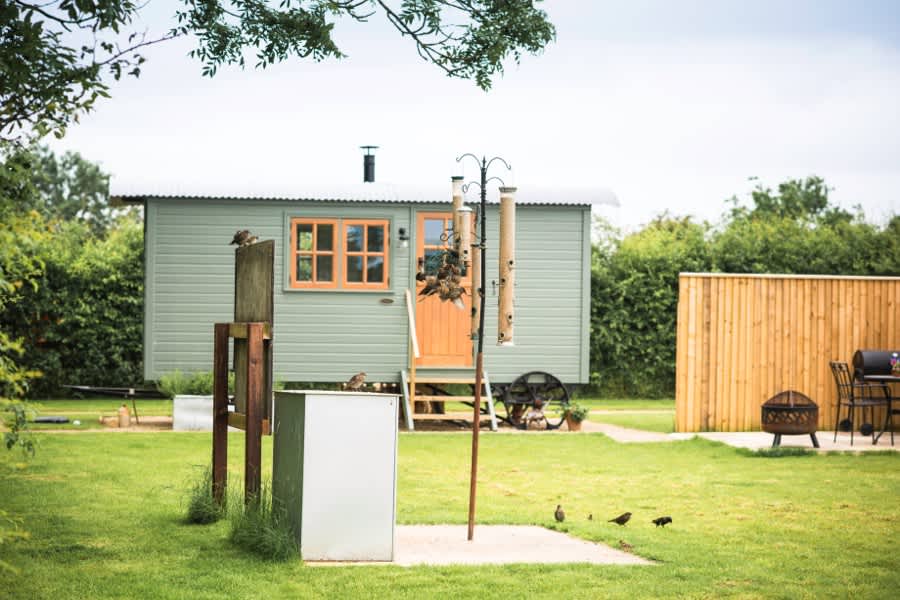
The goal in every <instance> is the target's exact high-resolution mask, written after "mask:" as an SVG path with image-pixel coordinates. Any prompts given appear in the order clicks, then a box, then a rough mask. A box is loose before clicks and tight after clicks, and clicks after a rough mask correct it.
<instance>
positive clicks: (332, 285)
mask: <svg viewBox="0 0 900 600" xmlns="http://www.w3.org/2000/svg"><path fill="white" fill-rule="evenodd" d="M297 225H312V226H313V227H312V230H313V239H312V247H311V250H298V249H297ZM319 225H331V250H330V251H328V250H319V244H318V242H319V239H318V238H319ZM337 233H338V220H337V219H308V218H300V217H295V218H292V219H291V287H292V288H296V289H336V288H337V284H338V276H337V274H338V267H339V261H340V260H341V255H342V253H341V252H339V251H338V250H339V249H338V247H337V243H338V235H337ZM298 256H310V257H311V262H312V281H298V280H297V257H298ZM319 256H331V257H332V261H331V262H332V267H331V281H318V278H317V275H318V274H317V270H318V264H317V263H318V261H317V260H316V258H317V257H319Z"/></svg>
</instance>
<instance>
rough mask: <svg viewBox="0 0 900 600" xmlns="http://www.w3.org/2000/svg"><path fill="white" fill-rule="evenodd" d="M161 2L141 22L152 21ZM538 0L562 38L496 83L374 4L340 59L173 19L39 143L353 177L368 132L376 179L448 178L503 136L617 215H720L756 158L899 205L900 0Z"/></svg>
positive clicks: (275, 177) (121, 172) (158, 184)
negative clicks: (209, 64) (101, 92)
mask: <svg viewBox="0 0 900 600" xmlns="http://www.w3.org/2000/svg"><path fill="white" fill-rule="evenodd" d="M173 5H174V3H170V2H159V1H157V2H155V3H151V5H150V7H149V9H148V10H147V11H145V22H144V23H143V24H142V25H141V26H142V27H143V26H146V27H147V28H148V29H149V30H150V32H151V33H153V32H160V31H165V30H166V29H167V28H168V27H170V26H171V21H170V19H169V17H170V12H169V11H173V10H174V9H173ZM542 5H543V8H544V9H545V10H546V11H547V12H548V14H549V16H550V19H551V21H552V22H553V23H554V24H555V25H556V28H557V40H556V42H555V43H553V44H551V45H550V46H549V47H548V48H547V50H546V51H545V52H544V53H543V54H542V55H539V56H536V57H532V56H526V57H524V58H523V59H522V62H521V65H519V66H516V65H515V64H511V65H510V66H509V68H508V69H507V71H506V73H505V75H504V76H503V77H502V78H498V79H496V80H495V82H494V87H493V89H492V90H491V91H490V92H488V93H485V92H483V91H481V90H480V89H478V88H477V87H476V86H475V84H474V83H472V82H469V81H465V80H459V79H450V78H447V77H446V76H444V75H443V74H442V72H441V71H440V70H439V69H438V68H437V67H434V66H431V65H429V64H427V63H425V62H424V61H422V60H421V59H420V58H419V57H418V55H417V54H416V51H415V49H414V47H413V46H412V44H411V43H410V42H409V41H408V40H404V39H401V38H400V36H399V35H398V34H397V33H396V32H395V31H394V30H393V29H392V28H391V27H390V26H389V25H387V24H385V23H384V22H382V21H380V20H378V19H376V18H373V20H372V22H370V23H369V24H355V23H351V22H345V23H340V24H339V26H338V27H337V29H336V36H335V37H336V41H337V43H338V45H339V46H340V47H341V49H342V50H343V51H344V52H345V53H346V54H348V55H349V58H346V59H344V60H341V61H336V60H329V61H324V62H321V63H314V62H311V61H299V60H294V61H291V62H289V63H285V64H282V65H278V66H275V67H272V68H269V69H267V70H264V71H254V70H252V69H250V68H248V69H247V70H245V71H241V70H239V69H238V68H224V69H221V70H220V71H219V74H218V75H217V76H216V77H215V78H213V79H209V78H204V77H202V76H201V74H200V71H201V65H200V64H199V63H198V62H196V61H193V60H192V59H190V58H188V57H187V56H186V54H187V52H188V51H189V50H190V49H191V48H192V47H193V46H192V43H191V41H190V40H178V41H174V42H169V43H168V44H165V45H159V46H155V47H152V48H150V49H149V50H148V51H147V52H146V53H145V54H146V56H147V58H148V59H149V60H148V63H147V64H145V65H144V70H143V74H142V76H141V78H140V79H138V80H127V81H121V82H117V83H114V84H113V89H112V95H113V97H112V99H111V100H106V101H105V102H101V103H99V104H98V106H97V109H96V111H95V112H93V113H92V114H91V115H89V116H87V117H86V118H84V119H82V123H81V124H80V125H77V126H74V127H72V128H71V129H70V130H69V133H68V135H67V136H66V137H65V138H64V139H63V140H60V141H55V142H53V144H52V146H53V148H54V149H56V150H58V151H62V150H70V149H71V150H77V151H79V152H81V153H82V155H84V156H85V157H86V158H88V159H90V160H94V161H98V162H100V163H101V164H102V165H103V167H104V168H105V169H106V170H107V171H108V172H109V173H111V174H112V175H113V192H116V191H130V192H138V191H146V192H150V193H152V192H154V191H158V190H164V189H173V188H184V189H191V190H195V191H202V190H204V189H209V190H214V191H215V192H219V191H220V190H222V189H228V188H229V187H230V186H232V185H233V186H234V187H235V188H240V189H243V190H246V189H248V187H252V186H260V188H261V189H271V188H279V189H285V188H290V187H292V186H294V185H296V186H298V188H302V185H303V184H304V183H315V184H319V185H320V184H330V183H356V182H358V181H360V179H361V176H362V164H361V163H362V159H361V158H360V156H361V152H360V151H359V149H358V146H360V145H362V144H373V145H378V146H380V147H381V148H380V150H379V151H378V153H377V168H376V171H377V178H378V180H379V181H382V182H391V183H415V184H422V183H429V182H430V183H434V182H447V181H448V180H449V178H450V176H451V175H454V174H457V173H458V171H459V169H458V168H457V166H456V165H455V163H454V158H455V157H456V156H458V155H460V154H462V153H464V152H472V153H475V154H478V155H482V154H486V155H487V156H488V157H490V156H494V155H500V156H502V157H504V158H505V159H506V160H507V161H509V162H510V163H511V164H512V166H513V167H514V174H513V178H514V179H513V181H512V182H513V183H514V184H515V185H516V186H518V187H520V188H524V187H525V186H529V185H533V186H535V187H541V188H546V187H557V186H558V187H561V188H586V187H594V186H596V187H606V188H610V189H611V190H612V191H613V192H614V193H615V194H616V196H617V197H618V199H619V202H620V207H619V208H603V209H600V210H599V211H598V212H600V213H601V214H603V215H605V216H607V217H608V218H610V219H611V220H612V221H613V222H614V223H615V224H618V225H620V226H623V227H627V228H634V227H636V226H638V225H640V224H642V223H645V222H646V221H648V220H649V219H651V218H653V217H654V216H656V215H657V214H659V213H660V212H662V211H664V210H669V211H670V212H671V213H673V214H675V215H693V216H695V217H698V218H702V219H709V220H712V221H715V220H717V219H718V218H719V217H720V215H721V214H722V213H723V212H724V211H725V210H726V204H725V202H724V201H725V199H726V198H728V197H730V196H732V195H735V194H736V195H738V196H739V197H741V198H744V199H746V198H747V197H748V193H749V191H750V189H751V188H752V183H751V182H749V181H748V177H750V176H756V177H759V178H760V179H761V180H762V182H763V183H765V184H767V185H770V186H773V187H774V186H775V185H777V183H778V182H780V181H783V180H785V179H786V178H802V177H806V176H808V175H812V174H816V175H820V176H822V177H824V178H825V179H826V181H827V182H828V184H829V185H830V186H831V187H833V188H834V192H833V198H834V199H835V200H836V201H837V202H838V203H839V204H840V205H842V206H844V207H846V208H850V207H852V206H854V205H856V204H861V205H862V206H863V208H864V210H865V212H866V216H867V218H868V219H869V220H870V221H874V222H878V223H883V222H884V221H886V219H887V218H889V216H890V215H892V214H897V213H900V2H896V1H892V0H885V1H874V0H857V1H852V0H846V1H844V2H838V1H830V0H809V1H804V0H791V1H782V0H754V1H753V2H748V1H746V0H718V1H716V0H671V1H669V0H620V1H600V0H590V1H588V0H548V1H547V2H544V3H542ZM497 174H501V173H497ZM465 175H466V176H467V177H474V175H475V172H474V169H473V168H472V164H470V165H469V166H468V168H466V173H465ZM501 175H502V174H501ZM448 186H449V183H448Z"/></svg>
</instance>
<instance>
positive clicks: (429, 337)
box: [416, 212, 472, 367]
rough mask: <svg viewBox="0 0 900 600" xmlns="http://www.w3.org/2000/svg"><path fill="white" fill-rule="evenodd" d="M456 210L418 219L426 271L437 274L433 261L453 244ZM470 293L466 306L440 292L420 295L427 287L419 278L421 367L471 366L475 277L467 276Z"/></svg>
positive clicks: (419, 248)
mask: <svg viewBox="0 0 900 600" xmlns="http://www.w3.org/2000/svg"><path fill="white" fill-rule="evenodd" d="M452 222H453V213H449V212H441V213H419V214H418V217H417V222H416V260H417V266H418V265H419V264H424V265H425V269H426V274H428V275H434V273H435V271H436V270H437V266H439V265H435V264H433V263H435V262H436V261H433V260H432V261H429V257H432V256H436V255H437V254H439V253H440V251H441V249H442V248H446V247H447V246H449V242H448V241H447V238H448V235H447V232H448V231H449V230H450V229H451V228H452ZM462 283H463V287H464V288H465V290H466V293H465V294H464V295H463V297H462V300H463V302H464V304H465V308H464V309H459V308H457V307H456V306H455V305H454V304H453V303H452V302H441V299H440V298H438V296H437V295H436V294H433V295H431V296H428V297H425V298H423V297H421V296H419V292H420V291H421V290H422V288H423V287H425V284H424V283H423V282H421V281H418V282H416V335H417V336H418V338H419V354H420V356H419V360H418V361H416V365H417V366H420V367H470V366H472V340H471V338H470V337H469V329H470V327H471V321H472V278H471V276H469V275H466V277H464V278H463V281H462Z"/></svg>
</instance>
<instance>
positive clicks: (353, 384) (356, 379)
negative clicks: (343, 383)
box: [347, 372, 366, 391]
mask: <svg viewBox="0 0 900 600" xmlns="http://www.w3.org/2000/svg"><path fill="white" fill-rule="evenodd" d="M365 382H366V374H365V373H363V372H359V373H357V374H356V375H354V376H353V377H351V378H350V381H348V382H347V389H348V390H354V391H356V390H358V389H359V388H361V387H362V386H363V384H365Z"/></svg>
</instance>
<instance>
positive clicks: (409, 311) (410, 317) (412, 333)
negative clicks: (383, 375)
mask: <svg viewBox="0 0 900 600" xmlns="http://www.w3.org/2000/svg"><path fill="white" fill-rule="evenodd" d="M406 315H407V323H408V324H409V338H410V340H412V349H413V357H415V358H419V338H418V337H416V316H415V313H414V312H413V305H412V294H411V293H410V291H409V288H406Z"/></svg>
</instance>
